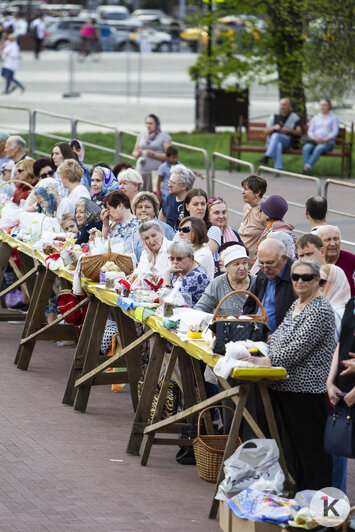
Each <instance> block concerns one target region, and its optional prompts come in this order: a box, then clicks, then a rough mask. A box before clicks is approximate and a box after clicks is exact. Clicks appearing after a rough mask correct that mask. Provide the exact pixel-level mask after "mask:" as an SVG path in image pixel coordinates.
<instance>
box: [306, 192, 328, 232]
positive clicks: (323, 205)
mask: <svg viewBox="0 0 355 532" xmlns="http://www.w3.org/2000/svg"><path fill="white" fill-rule="evenodd" d="M305 207H306V218H307V220H308V221H309V223H310V226H311V232H314V231H317V229H318V227H320V226H321V225H327V222H326V219H325V217H326V216H327V210H328V202H327V200H326V199H325V198H323V197H322V196H312V197H311V198H309V199H308V200H307V201H306V205H305Z"/></svg>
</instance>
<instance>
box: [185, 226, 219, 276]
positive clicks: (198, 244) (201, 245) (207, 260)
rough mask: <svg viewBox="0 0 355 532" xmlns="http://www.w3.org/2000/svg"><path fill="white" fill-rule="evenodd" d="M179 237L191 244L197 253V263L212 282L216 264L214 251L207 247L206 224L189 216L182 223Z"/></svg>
mask: <svg viewBox="0 0 355 532" xmlns="http://www.w3.org/2000/svg"><path fill="white" fill-rule="evenodd" d="M179 235H180V238H182V239H183V240H188V241H189V242H191V244H192V245H193V247H194V251H195V255H194V256H195V261H196V262H198V264H199V265H200V266H202V268H203V269H204V270H205V272H206V273H207V277H208V278H209V280H210V281H211V280H212V279H213V278H214V273H215V264H214V260H213V255H212V251H211V250H210V248H209V247H208V246H207V243H208V236H207V228H206V224H205V222H203V221H202V220H201V219H200V218H196V217H195V216H187V217H186V218H183V219H182V220H181V222H180V227H179Z"/></svg>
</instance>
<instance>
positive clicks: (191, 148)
mask: <svg viewBox="0 0 355 532" xmlns="http://www.w3.org/2000/svg"><path fill="white" fill-rule="evenodd" d="M171 144H172V145H173V146H176V147H177V148H181V149H183V150H189V151H194V152H196V153H201V155H202V157H203V160H204V163H205V165H204V170H205V172H206V184H207V194H208V195H210V192H211V190H210V162H209V157H208V152H207V150H205V149H203V148H198V147H196V146H189V145H188V144H181V142H175V141H172V143H171Z"/></svg>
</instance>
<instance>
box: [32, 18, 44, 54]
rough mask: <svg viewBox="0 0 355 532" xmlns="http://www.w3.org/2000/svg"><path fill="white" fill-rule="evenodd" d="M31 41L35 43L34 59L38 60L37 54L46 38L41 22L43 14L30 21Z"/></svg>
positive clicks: (42, 21)
mask: <svg viewBox="0 0 355 532" xmlns="http://www.w3.org/2000/svg"><path fill="white" fill-rule="evenodd" d="M30 30H31V32H32V36H33V39H34V41H35V59H39V53H40V51H41V49H42V44H43V41H44V38H45V36H46V24H45V22H44V20H43V14H42V13H40V14H39V15H38V17H37V18H35V19H34V20H32V22H31V25H30Z"/></svg>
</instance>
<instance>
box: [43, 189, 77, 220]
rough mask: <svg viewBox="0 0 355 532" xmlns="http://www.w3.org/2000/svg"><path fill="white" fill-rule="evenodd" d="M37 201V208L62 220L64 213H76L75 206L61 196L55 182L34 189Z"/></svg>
mask: <svg viewBox="0 0 355 532" xmlns="http://www.w3.org/2000/svg"><path fill="white" fill-rule="evenodd" d="M34 194H35V196H36V201H37V210H38V211H39V212H41V213H43V214H45V215H46V216H50V217H52V218H55V217H56V218H58V220H59V221H61V219H62V216H63V214H65V213H70V214H75V207H74V205H73V204H72V202H71V201H69V200H68V199H67V198H61V197H60V196H59V194H58V190H57V188H56V186H55V185H54V184H45V185H43V186H41V187H39V188H35V189H34Z"/></svg>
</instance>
